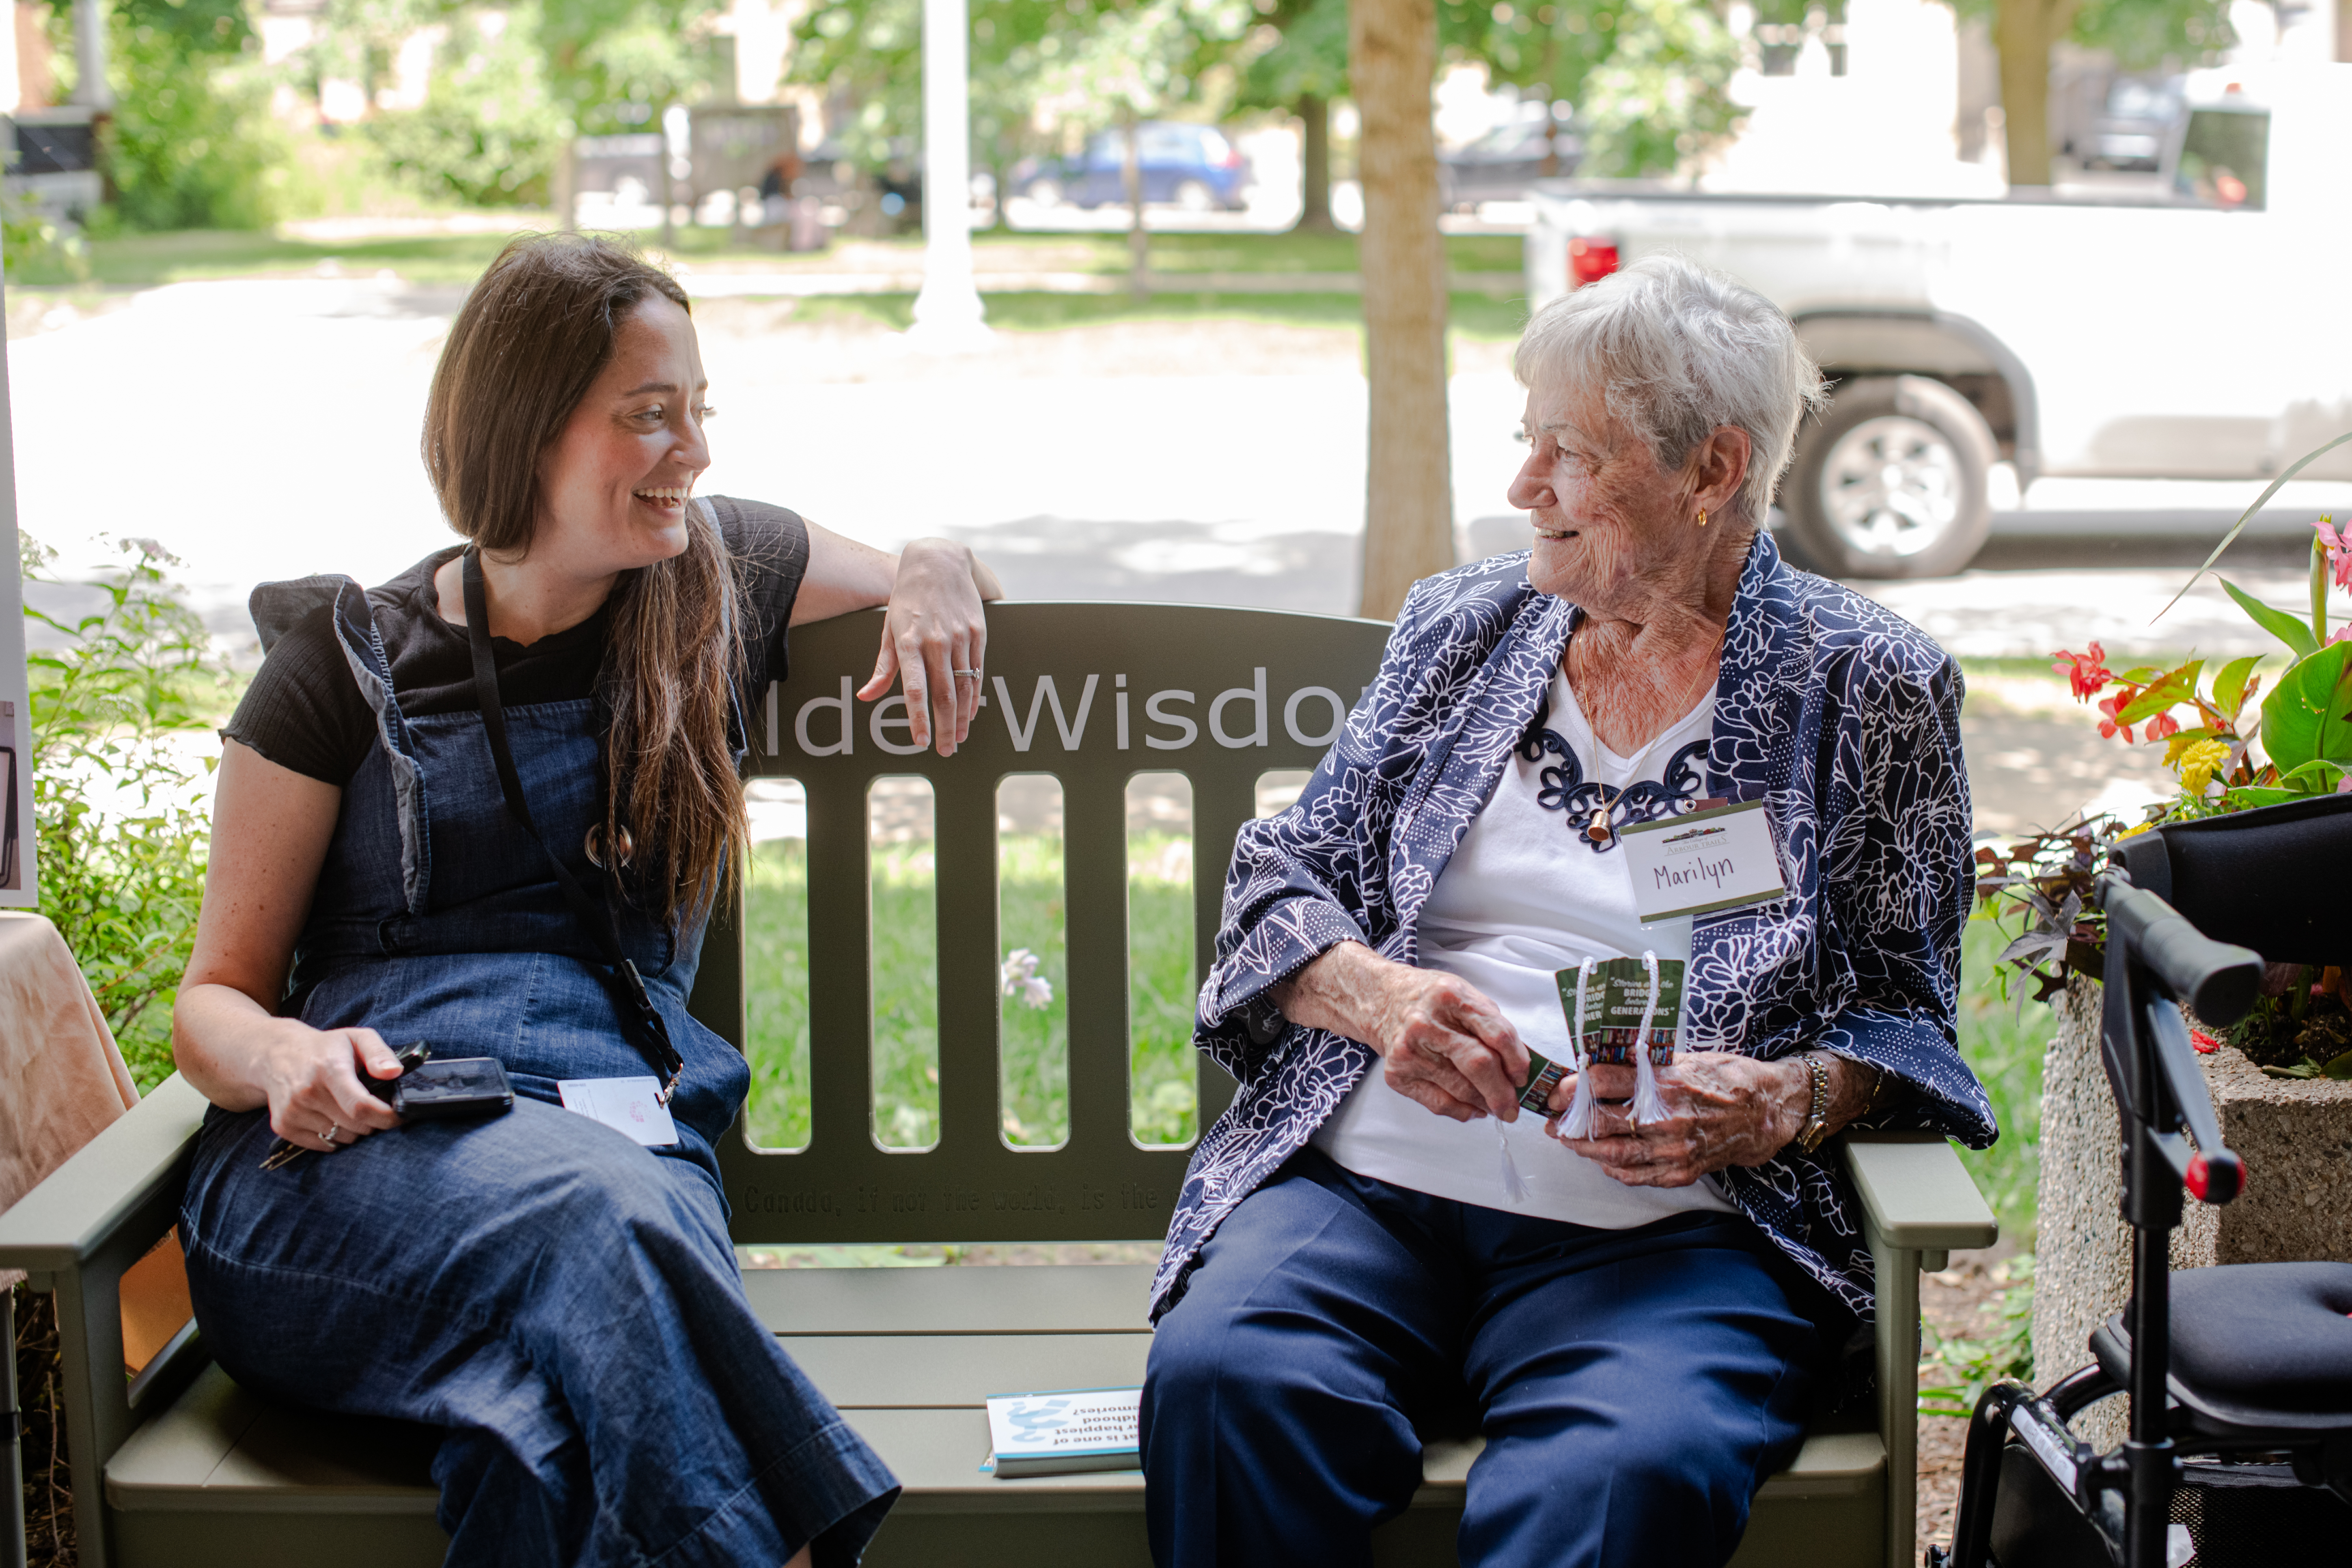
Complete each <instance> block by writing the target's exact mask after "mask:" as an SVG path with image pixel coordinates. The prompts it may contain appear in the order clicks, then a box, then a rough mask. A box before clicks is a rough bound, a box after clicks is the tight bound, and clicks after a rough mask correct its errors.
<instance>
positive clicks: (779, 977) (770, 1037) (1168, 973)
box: [744, 833, 1197, 1149]
mask: <svg viewBox="0 0 2352 1568" xmlns="http://www.w3.org/2000/svg"><path fill="white" fill-rule="evenodd" d="M1170 842H1171V836H1169V835H1167V834H1165V833H1139V834H1136V835H1133V836H1132V837H1130V840H1129V864H1130V865H1131V866H1139V867H1146V868H1150V867H1163V866H1166V865H1167V864H1169V862H1170V860H1171V857H1170V856H1169V855H1168V854H1167V853H1166V850H1167V847H1168V845H1169V843H1170ZM1184 859H1186V860H1187V861H1188V862H1189V856H1187V857H1184ZM998 860H999V889H1000V892H999V897H1000V905H999V922H1000V931H1001V935H1002V938H1003V941H1002V946H1003V951H1004V952H1008V953H1009V952H1012V951H1013V950H1014V949H1016V948H1027V949H1028V950H1029V951H1031V952H1034V953H1035V954H1036V955H1037V956H1038V959H1039V961H1040V963H1039V965H1038V970H1037V973H1039V974H1040V975H1041V976H1042V977H1044V978H1045V980H1046V982H1047V983H1048V984H1051V985H1052V987H1053V992H1054V994H1053V1000H1052V1002H1051V1003H1050V1004H1048V1005H1046V1006H1044V1007H1031V1006H1029V1005H1026V1004H1025V1003H1024V1002H1023V1001H1022V1000H1021V999H1019V998H1017V997H1010V998H1002V999H1001V1000H1000V1007H1001V1011H1000V1013H999V1029H1000V1034H999V1038H1000V1040H1001V1042H1002V1046H1001V1049H1000V1054H999V1063H1000V1069H1001V1077H1000V1081H999V1085H998V1090H999V1104H1000V1107H1001V1121H1002V1125H1003V1131H1004V1136H1005V1139H1006V1141H1007V1142H1012V1143H1015V1144H1020V1145H1024V1146H1030V1147H1034V1146H1039V1145H1044V1146H1047V1147H1050V1146H1052V1145H1055V1144H1058V1143H1060V1142H1064V1141H1065V1140H1066V1139H1067V1138H1068V1137H1069V1069H1068V1053H1069V1002H1068V996H1069V987H1068V974H1069V971H1068V959H1067V952H1066V943H1065V942H1064V936H1063V931H1064V923H1065V922H1064V917H1063V911H1064V894H1063V885H1062V850H1061V840H1060V838H1059V837H1055V836H1047V835H1043V834H1019V835H1015V834H1008V835H1005V836H1003V838H1002V839H1001V840H1000V846H999V850H998ZM935 885H936V884H935V881H934V879H933V874H932V870H931V860H930V856H929V849H928V846H925V845H921V844H910V845H893V846H887V847H877V849H876V850H875V852H874V862H873V900H874V908H873V920H872V926H871V930H872V933H873V942H874V1047H873V1049H874V1056H873V1075H874V1076H873V1084H874V1102H875V1105H874V1135H875V1137H876V1138H877V1140H878V1141H879V1142H882V1143H884V1144H885V1145H886V1146H888V1147H893V1148H918V1149H919V1148H924V1147H927V1146H929V1144H931V1143H932V1142H935V1141H936V1140H937V1138H938V1128H939V1114H940V1089H939V983H938V973H939V944H938V936H937V930H936V915H935V913H934V908H935V906H934V901H933V890H934V888H935ZM1128 921H1129V1017H1130V1034H1129V1038H1130V1055H1129V1085H1130V1090H1129V1115H1130V1126H1131V1127H1132V1129H1133V1131H1134V1133H1135V1136H1136V1137H1137V1138H1138V1139H1139V1140H1140V1141H1142V1142H1147V1143H1178V1144H1181V1143H1188V1142H1191V1141H1192V1137H1193V1135H1194V1132H1195V1131H1196V1125H1197V1114H1196V1111H1197V1090H1196V1089H1195V1084H1194V1074H1193V1065H1192V994H1193V982H1192V883H1191V880H1190V879H1189V877H1180V876H1172V875H1166V874H1160V873H1155V872H1150V871H1146V872H1144V873H1142V874H1139V875H1137V876H1134V877H1132V878H1131V879H1130V880H1129V897H1128ZM744 949H745V959H746V962H747V964H748V973H749V976H750V984H749V985H748V987H747V992H748V994H747V996H746V999H745V1000H746V1003H747V1008H748V1014H749V1019H750V1039H749V1042H748V1045H749V1050H748V1053H747V1054H748V1055H749V1057H750V1058H751V1101H750V1104H749V1106H748V1108H747V1116H748V1121H749V1124H750V1127H751V1138H752V1141H753V1142H755V1143H757V1144H759V1145H761V1147H764V1148H771V1149H798V1148H803V1147H805V1146H806V1145H807V1143H808V1141H809V1120H810V1119H809V1051H810V1048H811V1047H810V1040H809V1026H808V858H807V849H806V846H805V845H804V844H803V842H802V841H801V840H798V839H776V840H772V841H770V842H768V843H765V844H762V845H761V846H759V847H758V850H757V852H756V853H755V854H754V855H753V856H752V858H751V873H750V879H749V883H748V885H747V887H746V889H745V900H744Z"/></svg>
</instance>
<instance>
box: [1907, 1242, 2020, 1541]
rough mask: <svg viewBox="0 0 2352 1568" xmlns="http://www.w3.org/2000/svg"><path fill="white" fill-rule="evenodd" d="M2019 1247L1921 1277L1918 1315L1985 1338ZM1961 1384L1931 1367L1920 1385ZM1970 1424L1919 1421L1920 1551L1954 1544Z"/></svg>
mask: <svg viewBox="0 0 2352 1568" xmlns="http://www.w3.org/2000/svg"><path fill="white" fill-rule="evenodd" d="M2014 1251H2015V1248H2014V1247H2011V1246H2010V1245H2008V1244H2007V1243H2003V1244H2002V1245H2001V1246H2000V1247H1992V1248H1989V1249H1987V1250H1985V1251H1983V1252H1959V1253H1955V1254H1953V1255H1952V1263H1951V1267H1950V1268H1947V1269H1945V1270H1944V1271H1943V1272H1942V1273H1941V1274H1927V1275H1922V1276H1921V1277H1920V1280H1919V1310H1920V1315H1921V1316H1923V1317H1925V1318H1926V1319H1927V1322H1928V1324H1929V1325H1930V1326H1931V1327H1933V1328H1934V1329H1935V1331H1936V1332H1937V1334H1939V1335H1942V1336H1944V1337H1945V1338H1947V1339H1952V1338H1968V1339H1982V1338H1985V1337H1987V1336H1988V1335H1990V1334H1991V1333H1992V1332H1993V1331H1994V1330H1995V1328H1996V1327H1997V1326H1998V1324H1999V1316H2000V1301H1999V1300H1998V1298H1999V1296H2000V1292H2001V1291H2002V1290H2003V1289H2007V1288H2008V1286H2009V1284H2010V1281H2009V1280H2008V1279H2006V1278H2003V1277H2000V1276H1999V1275H1997V1273H1996V1270H1997V1269H1999V1268H2000V1265H2001V1264H2002V1263H2004V1262H2006V1261H2007V1260H2008V1258H2010V1256H2011V1254H2012V1253H2013V1252H2014ZM1947 1381H1954V1382H1956V1381H1958V1379H1957V1378H1956V1377H1953V1378H1948V1377H1946V1376H1944V1375H1942V1374H1941V1373H1940V1372H1939V1369H1937V1367H1935V1366H1934V1365H1932V1364H1930V1365H1928V1366H1926V1367H1923V1368H1922V1369H1921V1373H1920V1382H1922V1383H1923V1384H1926V1383H1937V1382H1947ZM1968 1432H1969V1424H1968V1422H1967V1421H1965V1420H1963V1419H1961V1418H1960V1417H1958V1416H1951V1415H1922V1416H1921V1417H1919V1505H1918V1519H1919V1550H1920V1552H1923V1553H1924V1552H1926V1551H1927V1548H1928V1547H1930V1546H1949V1545H1950V1544H1951V1543H1952V1516H1953V1514H1954V1512H1955V1511H1956V1510H1958V1507H1959V1498H1960V1458H1961V1455H1962V1453H1963V1451H1964V1450H1965V1448H1966V1447H1967V1444H1968Z"/></svg>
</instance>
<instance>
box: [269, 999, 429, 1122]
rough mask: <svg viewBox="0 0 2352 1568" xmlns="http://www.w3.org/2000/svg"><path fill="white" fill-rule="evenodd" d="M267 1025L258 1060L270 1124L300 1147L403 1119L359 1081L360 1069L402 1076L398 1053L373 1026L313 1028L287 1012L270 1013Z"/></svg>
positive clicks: (375, 1075)
mask: <svg viewBox="0 0 2352 1568" xmlns="http://www.w3.org/2000/svg"><path fill="white" fill-rule="evenodd" d="M272 1028H273V1031H274V1036H275V1037H274V1038H272V1039H271V1040H270V1042H269V1044H268V1048H267V1050H266V1051H265V1052H264V1053H263V1068H262V1079H263V1085H264V1087H265V1088H266V1089H268V1095H269V1128H270V1131H273V1132H275V1133H277V1134H278V1136H279V1137H280V1138H283V1139H285V1140H286V1142H289V1143H291V1144H293V1145H294V1146H295V1147H297V1148H299V1149H317V1150H321V1151H324V1150H329V1149H340V1148H343V1147H346V1146H348V1145H349V1144H350V1143H352V1142H353V1141H354V1140H356V1139H360V1138H364V1137H366V1136H367V1135H368V1134H369V1133H371V1132H381V1131H383V1130H384V1129H386V1128H388V1127H397V1126H398V1125H400V1118H399V1117H397V1116H395V1115H394V1114H393V1110H392V1107H391V1106H389V1105H386V1104H385V1103H384V1102H383V1100H378V1099H377V1098H376V1097H375V1096H374V1095H373V1094H371V1093H369V1092H368V1089H367V1086H366V1085H364V1084H362V1082H361V1081H360V1075H361V1074H362V1073H365V1074H366V1075H368V1076H369V1077H370V1078H374V1079H394V1078H398V1077H399V1076H400V1061H399V1058H396V1057H395V1056H394V1054H393V1051H392V1047H389V1046H387V1045H385V1044H384V1043H383V1037H381V1036H379V1035H378V1034H377V1033H376V1032H375V1031H374V1030H373V1029H314V1028H311V1027H310V1026H309V1025H307V1024H302V1023H298V1022H296V1021H295V1020H293V1019H290V1018H282V1019H276V1020H273V1021H272Z"/></svg>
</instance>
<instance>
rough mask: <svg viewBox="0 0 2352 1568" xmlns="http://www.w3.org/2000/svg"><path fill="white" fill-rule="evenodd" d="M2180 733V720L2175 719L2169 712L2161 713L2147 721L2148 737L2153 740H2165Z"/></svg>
mask: <svg viewBox="0 0 2352 1568" xmlns="http://www.w3.org/2000/svg"><path fill="white" fill-rule="evenodd" d="M2179 733H2180V721H2179V720H2178V719H2175V718H2174V717H2173V716H2172V715H2171V714H2170V713H2169V712H2165V713H2159V714H2158V715H2157V716H2156V717H2155V718H2153V719H2150V720H2149V721H2147V738H2148V739H2149V740H2151V741H2161V740H2165V739H2167V738H2168V737H2170V736H2173V735H2178V734H2179Z"/></svg>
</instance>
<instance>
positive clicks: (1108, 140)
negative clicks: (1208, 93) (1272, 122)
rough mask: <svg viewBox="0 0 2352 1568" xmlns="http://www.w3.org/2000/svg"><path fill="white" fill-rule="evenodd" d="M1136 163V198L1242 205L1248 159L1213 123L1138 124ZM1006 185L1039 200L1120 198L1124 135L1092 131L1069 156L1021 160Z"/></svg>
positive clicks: (1199, 207)
mask: <svg viewBox="0 0 2352 1568" xmlns="http://www.w3.org/2000/svg"><path fill="white" fill-rule="evenodd" d="M1139 130H1140V132H1142V135H1141V158H1142V163H1143V199H1144V200H1145V201H1146V202H1155V203H1165V204H1172V205H1176V206H1180V207H1182V208H1184V209H1185V210H1186V211H1188V212H1208V211H1210V210H1212V209H1213V208H1222V209H1223V210H1224V211H1226V212H1239V211H1240V210H1241V209H1242V208H1243V207H1244V206H1245V205H1248V204H1247V203H1245V202H1244V201H1243V200H1242V191H1243V189H1244V187H1245V186H1246V185H1248V184H1249V160H1248V159H1246V158H1244V157H1243V156H1242V154H1241V150H1240V149H1239V148H1237V147H1235V146H1234V144H1233V142H1230V141H1228V140H1227V139H1226V137H1225V135H1224V133H1223V132H1221V131H1219V130H1218V129H1217V128H1216V127H1215V126H1213V125H1191V124H1186V123H1184V122H1182V121H1172V120H1147V121H1144V122H1143V123H1142V125H1141V126H1140V127H1139ZM1013 194H1014V195H1025V196H1027V197H1028V198H1029V199H1030V200H1032V201H1034V202H1037V203H1039V204H1040V205H1045V206H1052V205H1056V204H1058V203H1061V202H1074V203H1076V205H1079V206H1082V207H1088V208H1092V207H1099V206H1108V205H1117V204H1118V203H1122V202H1125V201H1126V200H1127V132H1126V130H1125V129H1124V128H1123V127H1122V128H1120V129H1118V130H1114V131H1104V132H1097V134H1096V135H1095V137H1094V139H1093V140H1091V141H1089V142H1087V150H1086V151H1085V152H1084V153H1080V154H1079V155H1078V156H1077V157H1075V158H1045V159H1035V160H1030V161H1027V162H1024V163H1023V164H1022V165H1021V166H1020V167H1019V168H1017V169H1016V170H1015V171H1014V172H1013Z"/></svg>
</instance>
